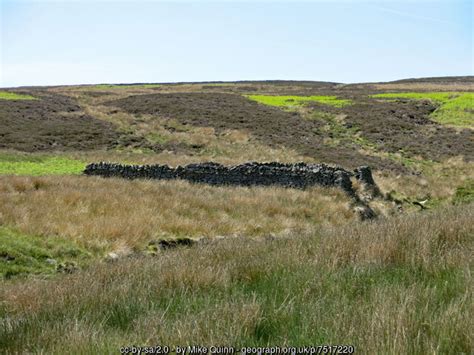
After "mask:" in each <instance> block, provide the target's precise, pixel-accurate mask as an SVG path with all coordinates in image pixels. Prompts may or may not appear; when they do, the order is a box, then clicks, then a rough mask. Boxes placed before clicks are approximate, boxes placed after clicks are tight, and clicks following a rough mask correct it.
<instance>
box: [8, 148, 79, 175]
mask: <svg viewBox="0 0 474 355" xmlns="http://www.w3.org/2000/svg"><path fill="white" fill-rule="evenodd" d="M85 165H86V163H84V162H82V161H79V160H75V159H70V158H67V157H61V156H53V155H33V154H14V153H0V175H29V176H39V175H70V174H80V173H82V171H83V170H84V167H85Z"/></svg>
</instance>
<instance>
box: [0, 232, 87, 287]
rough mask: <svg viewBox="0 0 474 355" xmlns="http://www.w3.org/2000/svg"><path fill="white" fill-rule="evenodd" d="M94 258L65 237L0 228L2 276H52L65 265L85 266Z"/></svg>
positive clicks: (0, 267) (0, 268) (0, 271)
mask: <svg viewBox="0 0 474 355" xmlns="http://www.w3.org/2000/svg"><path fill="white" fill-rule="evenodd" d="M90 257H91V255H90V253H89V252H87V251H86V250H85V249H83V248H80V247H78V246H77V245H75V243H74V242H72V241H71V240H68V239H66V238H62V237H38V236H34V235H25V234H22V233H18V232H17V231H15V230H12V229H9V228H5V227H0V277H6V278H10V277H12V276H15V275H19V274H36V273H38V274H39V273H41V274H43V275H44V274H48V273H53V272H55V271H56V267H57V266H58V265H59V264H60V263H61V262H70V263H84V262H87V261H88V260H89V259H90Z"/></svg>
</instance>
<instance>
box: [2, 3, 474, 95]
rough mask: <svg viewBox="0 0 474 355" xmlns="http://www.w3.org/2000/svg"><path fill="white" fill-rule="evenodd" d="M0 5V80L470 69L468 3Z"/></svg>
mask: <svg viewBox="0 0 474 355" xmlns="http://www.w3.org/2000/svg"><path fill="white" fill-rule="evenodd" d="M0 3H1V4H2V5H1V18H0V21H1V24H0V26H1V42H0V43H1V46H0V52H1V65H0V86H2V87H9V86H20V85H58V84H87V83H133V82H179V81H218V80H223V81H228V80H261V79H292V80H322V81H336V82H346V83H349V82H370V81H387V80H396V79H402V78H410V77H425V76H445V75H473V72H474V68H473V60H474V55H473V47H474V45H473V23H472V18H473V15H474V14H473V6H472V1H470V0H468V1H455V0H454V1H452V0H451V1H448V0H446V1H443V0H438V1H423V0H421V1H420V0H418V1H410V0H405V1H372V2H362V1H304V2H295V1H291V2H290V1H257V2H256V1H240V2H232V1H214V2H210V1H167V2H165V1H150V0H148V1H140V0H138V1H106V0H103V1H92V0H82V1H81V0H70V1H65V0H64V1H34V0H29V1H27V0H0Z"/></svg>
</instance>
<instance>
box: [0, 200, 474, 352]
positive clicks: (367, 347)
mask: <svg viewBox="0 0 474 355" xmlns="http://www.w3.org/2000/svg"><path fill="white" fill-rule="evenodd" d="M473 218H474V207H473V205H464V206H461V207H455V208H452V209H447V210H440V211H438V212H435V213H427V214H422V215H409V216H402V217H400V218H393V219H387V220H381V221H378V222H375V223H356V224H353V225H351V226H346V227H337V228H332V229H324V230H320V231H319V232H317V233H314V234H311V235H306V236H298V235H294V236H292V237H291V238H285V239H281V240H279V239H277V240H273V241H267V242H264V241H252V240H247V239H243V238H237V239H232V240H225V241H221V242H218V243H211V244H207V245H200V246H198V247H196V248H191V249H181V250H176V251H170V252H167V253H163V254H161V255H160V256H159V257H148V258H140V259H130V260H124V261H119V262H116V263H113V264H107V265H103V264H97V265H96V266H94V267H91V268H90V269H88V270H86V271H83V272H80V273H78V274H75V275H71V276H64V277H59V278H57V279H54V280H50V281H47V282H45V281H41V280H37V281H35V280H32V281H29V282H24V281H21V280H17V281H15V282H8V283H6V284H5V285H4V287H2V288H1V289H0V300H1V303H0V305H1V308H0V316H1V320H0V321H1V322H2V326H0V347H1V348H2V349H4V351H6V352H12V353H13V352H47V353H51V352H62V353H64V352H68V353H71V352H76V353H91V352H93V353H106V352H116V351H117V349H119V348H120V346H124V345H130V344H142V345H143V344H148V345H152V344H167V345H178V344H179V345H186V344H202V345H216V344H225V345H234V346H238V347H240V346H244V345H246V346H248V345H260V346H264V345H270V346H271V345H315V344H352V345H354V346H355V347H356V350H357V351H358V352H364V353H384V354H401V353H409V354H426V353H433V354H436V353H439V354H444V353H470V352H471V351H472V349H473V347H474V344H473V338H472V334H471V329H472V326H473V323H472V320H473V319H474V314H473V309H472V305H471V300H472V278H471V276H470V269H472V266H473V264H472V252H473V241H474V227H473V225H472V223H470V222H471V221H472V219H473ZM84 285H87V287H84Z"/></svg>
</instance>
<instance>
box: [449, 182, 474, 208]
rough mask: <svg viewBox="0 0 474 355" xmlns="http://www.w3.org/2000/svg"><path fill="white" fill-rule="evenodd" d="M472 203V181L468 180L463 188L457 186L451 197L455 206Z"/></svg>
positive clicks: (473, 183) (473, 199) (473, 198)
mask: <svg viewBox="0 0 474 355" xmlns="http://www.w3.org/2000/svg"><path fill="white" fill-rule="evenodd" d="M471 202H474V180H468V181H467V182H466V183H465V184H464V185H463V186H459V187H458V188H457V189H456V192H455V193H454V196H453V203H454V204H455V205H458V204H462V203H471Z"/></svg>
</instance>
